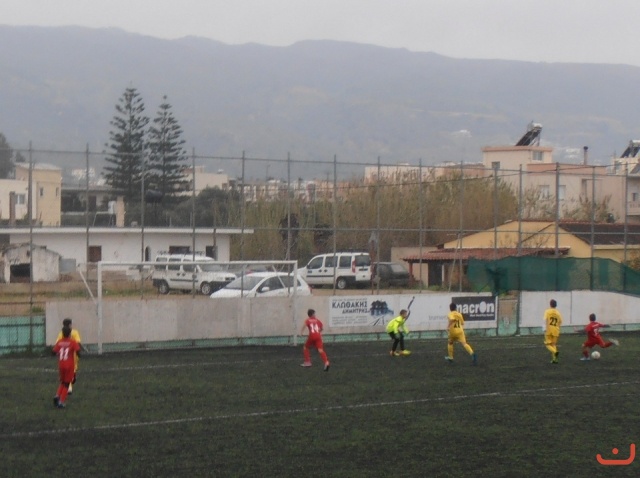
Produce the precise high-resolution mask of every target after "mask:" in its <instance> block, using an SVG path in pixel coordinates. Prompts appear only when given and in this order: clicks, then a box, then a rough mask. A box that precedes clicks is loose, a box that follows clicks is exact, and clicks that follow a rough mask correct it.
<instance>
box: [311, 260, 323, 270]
mask: <svg viewBox="0 0 640 478" xmlns="http://www.w3.org/2000/svg"><path fill="white" fill-rule="evenodd" d="M322 259H323V258H322V257H316V258H315V259H313V260H312V261H311V262H309V265H308V266H307V268H308V269H320V268H321V267H322Z"/></svg>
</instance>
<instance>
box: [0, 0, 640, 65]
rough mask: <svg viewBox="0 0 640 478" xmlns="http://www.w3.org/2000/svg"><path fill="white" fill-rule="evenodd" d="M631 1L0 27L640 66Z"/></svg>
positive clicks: (22, 5)
mask: <svg viewBox="0 0 640 478" xmlns="http://www.w3.org/2000/svg"><path fill="white" fill-rule="evenodd" d="M638 19H640V1H638V0H395V1H394V0H1V2H0V23H2V24H5V25H42V26H66V25H80V26H87V27H118V28H121V29H123V30H126V31H129V32H133V33H141V34H144V35H150V36H154V37H159V38H169V39H173V38H180V37H183V36H187V35H193V36H200V37H205V38H211V39H213V40H218V41H221V42H224V43H229V44H241V43H249V42H255V43H260V44H264V45H273V46H286V45H291V44H293V43H295V42H297V41H300V40H309V39H313V40H324V39H331V40H344V41H351V42H358V43H369V44H373V45H379V46H386V47H392V48H407V49H409V50H411V51H423V52H435V53H439V54H442V55H446V56H451V57H454V58H487V59H488V58H491V59H496V58H498V59H508V60H524V61H535V62H538V61H543V62H572V63H625V64H631V65H636V66H640V48H638V44H639V41H638V36H639V35H638V28H637V24H636V20H638Z"/></svg>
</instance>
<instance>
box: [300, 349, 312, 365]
mask: <svg viewBox="0 0 640 478" xmlns="http://www.w3.org/2000/svg"><path fill="white" fill-rule="evenodd" d="M302 355H303V356H304V363H311V353H310V352H309V349H308V348H306V347H305V348H303V349H302Z"/></svg>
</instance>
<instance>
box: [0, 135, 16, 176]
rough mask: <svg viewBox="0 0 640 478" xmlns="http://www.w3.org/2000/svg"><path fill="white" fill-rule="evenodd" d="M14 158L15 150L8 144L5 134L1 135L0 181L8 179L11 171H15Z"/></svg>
mask: <svg viewBox="0 0 640 478" xmlns="http://www.w3.org/2000/svg"><path fill="white" fill-rule="evenodd" d="M17 154H20V153H17ZM12 156H13V150H12V149H11V146H9V143H8V142H7V138H6V137H5V135H4V134H2V133H0V179H6V178H8V177H9V174H10V173H11V171H13V161H12V160H11V157H12Z"/></svg>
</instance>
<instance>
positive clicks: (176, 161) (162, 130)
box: [148, 95, 187, 198]
mask: <svg viewBox="0 0 640 478" xmlns="http://www.w3.org/2000/svg"><path fill="white" fill-rule="evenodd" d="M184 143H185V141H184V139H182V128H181V127H180V124H179V123H178V121H177V120H176V118H175V117H174V116H173V112H172V111H171V105H170V104H169V103H168V102H167V97H166V95H165V96H163V97H162V104H161V105H160V107H159V109H158V113H157V115H156V117H155V118H154V120H153V124H152V125H151V127H150V128H149V176H148V178H149V179H148V184H149V187H150V188H153V189H155V190H156V191H158V192H159V193H160V196H161V197H162V198H164V197H170V196H172V195H175V194H176V193H178V192H179V191H180V190H183V189H184V187H185V186H186V184H187V181H186V180H185V178H184V175H183V169H184V167H185V165H186V162H187V154H186V152H185V150H184V148H183V145H184Z"/></svg>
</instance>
